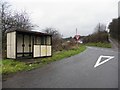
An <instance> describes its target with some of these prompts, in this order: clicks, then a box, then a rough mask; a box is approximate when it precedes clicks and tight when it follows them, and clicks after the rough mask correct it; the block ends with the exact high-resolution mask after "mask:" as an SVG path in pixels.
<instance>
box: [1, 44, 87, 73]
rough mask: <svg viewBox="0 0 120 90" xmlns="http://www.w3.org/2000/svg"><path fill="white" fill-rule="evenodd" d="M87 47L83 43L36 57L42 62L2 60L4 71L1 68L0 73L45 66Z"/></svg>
mask: <svg viewBox="0 0 120 90" xmlns="http://www.w3.org/2000/svg"><path fill="white" fill-rule="evenodd" d="M85 49H86V47H85V46H84V45H81V46H80V47H79V48H74V49H72V50H67V51H61V52H58V53H54V54H53V56H52V57H48V58H42V59H35V61H40V63H33V64H26V63H25V62H20V61H17V60H10V59H9V60H8V59H6V60H2V64H1V66H2V71H1V70H0V73H2V74H3V75H4V74H10V73H16V72H19V71H28V70H32V69H35V68H38V67H40V66H43V65H45V64H48V63H50V62H53V61H57V60H61V59H63V58H67V57H70V56H73V55H76V54H78V53H80V52H83V51H84V50H85Z"/></svg>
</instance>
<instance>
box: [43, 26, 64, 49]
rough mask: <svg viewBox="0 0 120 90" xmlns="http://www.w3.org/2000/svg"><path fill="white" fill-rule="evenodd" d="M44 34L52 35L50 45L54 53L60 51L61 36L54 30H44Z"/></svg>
mask: <svg viewBox="0 0 120 90" xmlns="http://www.w3.org/2000/svg"><path fill="white" fill-rule="evenodd" d="M43 31H44V32H46V33H48V34H51V35H52V45H53V50H54V51H59V50H61V49H62V35H61V34H60V33H59V32H58V30H56V29H55V28H46V29H44V30H43Z"/></svg>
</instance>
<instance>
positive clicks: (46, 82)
mask: <svg viewBox="0 0 120 90" xmlns="http://www.w3.org/2000/svg"><path fill="white" fill-rule="evenodd" d="M100 55H107V56H115V58H113V59H111V60H109V61H108V62H106V63H104V64H102V65H100V66H98V67H96V68H94V65H95V63H96V61H97V60H98V58H99V56H100ZM3 88H118V52H117V51H115V50H113V49H106V48H97V47H87V49H86V50H85V51H84V52H82V53H81V54H78V55H75V56H72V57H70V58H66V59H63V60H60V61H56V62H53V63H50V64H48V65H45V66H43V67H42V68H38V69H35V70H32V71H29V72H22V73H20V74H17V75H15V76H13V77H12V78H9V79H8V80H7V81H4V82H3Z"/></svg>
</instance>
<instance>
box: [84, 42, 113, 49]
mask: <svg viewBox="0 0 120 90" xmlns="http://www.w3.org/2000/svg"><path fill="white" fill-rule="evenodd" d="M85 45H86V46H96V47H103V48H111V44H110V43H101V42H99V43H87V44H85Z"/></svg>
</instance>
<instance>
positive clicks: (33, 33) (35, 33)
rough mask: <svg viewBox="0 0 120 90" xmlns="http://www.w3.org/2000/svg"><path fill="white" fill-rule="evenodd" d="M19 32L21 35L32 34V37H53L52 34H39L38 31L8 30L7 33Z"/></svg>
mask: <svg viewBox="0 0 120 90" xmlns="http://www.w3.org/2000/svg"><path fill="white" fill-rule="evenodd" d="M15 31H16V32H19V33H23V34H24V33H25V34H32V35H49V36H52V35H51V34H48V33H42V32H37V31H28V30H8V31H6V33H10V32H15Z"/></svg>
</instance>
